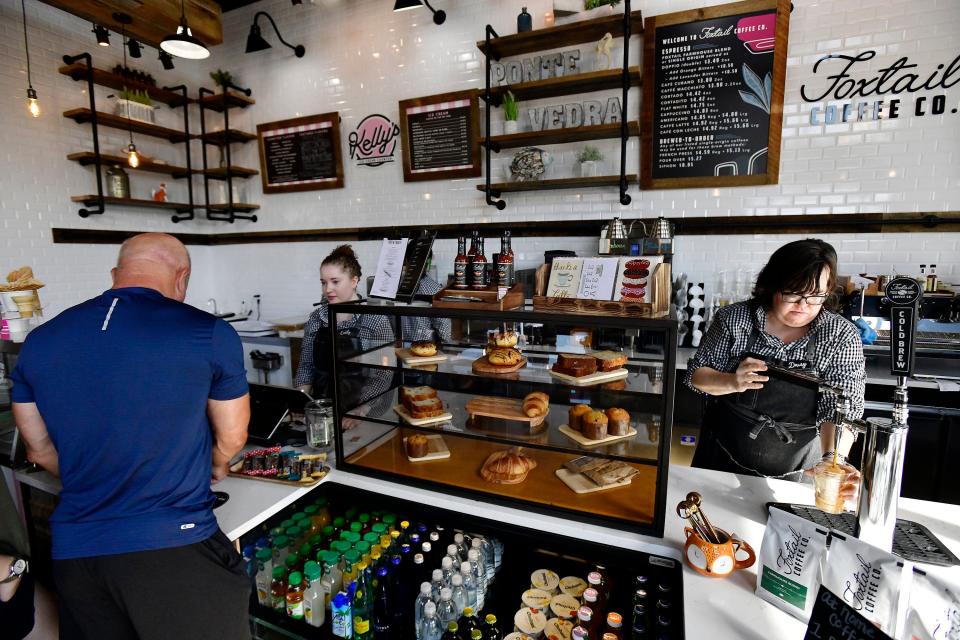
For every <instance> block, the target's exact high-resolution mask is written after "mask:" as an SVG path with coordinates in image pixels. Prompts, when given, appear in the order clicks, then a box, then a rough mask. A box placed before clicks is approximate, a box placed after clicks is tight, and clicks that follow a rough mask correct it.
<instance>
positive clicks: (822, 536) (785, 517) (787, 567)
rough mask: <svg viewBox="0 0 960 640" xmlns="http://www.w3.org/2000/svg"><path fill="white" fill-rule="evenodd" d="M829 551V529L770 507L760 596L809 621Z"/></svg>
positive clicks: (760, 578)
mask: <svg viewBox="0 0 960 640" xmlns="http://www.w3.org/2000/svg"><path fill="white" fill-rule="evenodd" d="M826 554H827V530H826V529H823V528H822V527H819V526H817V525H815V524H814V523H812V522H810V521H809V520H804V519H803V518H801V517H800V516H795V515H793V514H792V513H787V512H786V511H782V510H780V509H776V508H773V507H771V508H770V517H769V519H767V529H766V531H765V532H764V534H763V544H762V546H761V547H760V562H759V565H760V566H759V569H758V571H757V573H758V577H757V596H759V597H760V598H762V599H764V600H766V601H767V602H770V603H772V604H774V605H776V606H777V607H779V608H781V609H783V610H784V611H786V612H787V613H789V614H791V615H793V616H794V617H796V618H799V619H800V620H803V621H804V622H806V621H807V620H808V619H809V618H810V612H811V611H812V610H813V603H814V601H816V599H817V590H818V589H819V588H820V580H821V575H822V565H823V562H824V560H825V558H826Z"/></svg>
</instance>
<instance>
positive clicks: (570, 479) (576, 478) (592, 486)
mask: <svg viewBox="0 0 960 640" xmlns="http://www.w3.org/2000/svg"><path fill="white" fill-rule="evenodd" d="M554 473H556V474H557V477H558V478H560V480H561V481H562V482H563V484H565V485H567V486H568V487H570V490H571V491H573V492H574V493H594V492H596V491H606V490H607V489H617V488H619V487H625V486H627V485H628V484H630V482H631V481H632V480H633V476H630V477H629V478H624V479H623V480H620V481H618V482H614V483H613V484H608V485H607V486H605V487H601V486H600V485H598V484H597V483H596V482H594V481H593V480H591V479H590V478H588V477H587V476H585V475H583V474H582V473H574V472H573V471H570V469H567V468H566V467H560V468H559V469H557V470H556V471H555V472H554Z"/></svg>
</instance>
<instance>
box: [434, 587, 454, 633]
mask: <svg viewBox="0 0 960 640" xmlns="http://www.w3.org/2000/svg"><path fill="white" fill-rule="evenodd" d="M437 617H438V618H439V619H440V624H441V625H444V626H446V625H448V624H450V623H451V622H456V621H457V618H458V617H459V616H457V607H456V605H454V604H453V592H452V591H450V588H449V587H444V588H443V589H441V590H440V603H439V604H438V605H437Z"/></svg>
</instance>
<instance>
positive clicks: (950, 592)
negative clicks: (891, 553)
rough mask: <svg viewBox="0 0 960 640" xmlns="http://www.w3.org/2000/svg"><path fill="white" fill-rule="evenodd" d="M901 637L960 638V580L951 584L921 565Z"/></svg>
mask: <svg viewBox="0 0 960 640" xmlns="http://www.w3.org/2000/svg"><path fill="white" fill-rule="evenodd" d="M900 638H901V640H960V584H947V583H946V582H945V581H943V580H941V579H940V578H938V577H936V576H933V575H930V574H928V573H926V572H924V571H921V570H919V569H914V570H913V586H912V588H911V589H910V603H909V604H908V605H907V613H906V625H905V626H904V631H903V634H902V635H901V636H900Z"/></svg>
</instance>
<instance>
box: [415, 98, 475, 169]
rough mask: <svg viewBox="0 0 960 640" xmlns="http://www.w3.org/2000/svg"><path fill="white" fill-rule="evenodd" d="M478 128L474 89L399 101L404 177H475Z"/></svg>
mask: <svg viewBox="0 0 960 640" xmlns="http://www.w3.org/2000/svg"><path fill="white" fill-rule="evenodd" d="M479 130H480V118H479V103H478V97H477V92H476V91H459V92H456V93H445V94H440V95H436V96H428V97H426V98H413V99H410V100H401V101H400V135H401V141H402V143H403V177H404V180H406V181H407V182H411V181H420V180H439V179H442V178H457V177H475V176H479V175H480V146H479V139H478V138H479Z"/></svg>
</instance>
